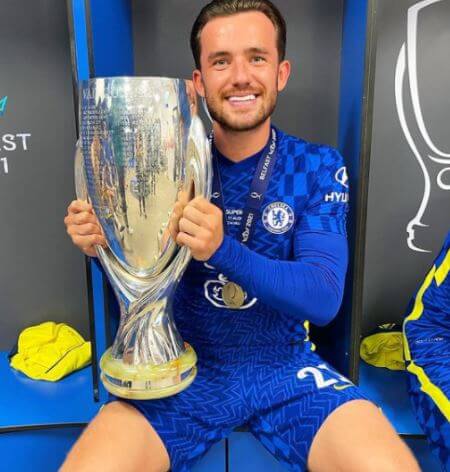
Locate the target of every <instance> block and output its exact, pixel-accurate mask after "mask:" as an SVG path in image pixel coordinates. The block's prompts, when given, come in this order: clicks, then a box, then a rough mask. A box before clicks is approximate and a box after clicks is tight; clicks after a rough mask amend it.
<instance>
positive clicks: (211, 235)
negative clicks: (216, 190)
mask: <svg viewBox="0 0 450 472" xmlns="http://www.w3.org/2000/svg"><path fill="white" fill-rule="evenodd" d="M222 218H223V216H222V210H221V209H220V208H218V207H217V206H216V205H213V204H212V203H210V202H208V200H206V199H205V198H204V197H196V198H194V199H193V200H191V201H190V202H189V203H188V204H187V205H186V206H185V207H184V210H183V216H182V217H181V218H180V220H179V233H178V235H177V238H176V242H177V243H178V244H179V245H180V246H187V247H188V248H189V249H190V250H191V253H192V257H193V258H194V259H196V260H197V261H207V260H208V259H210V258H211V257H212V255H213V254H214V253H215V252H216V251H217V249H218V248H219V246H220V245H221V244H222V241H223V219H222Z"/></svg>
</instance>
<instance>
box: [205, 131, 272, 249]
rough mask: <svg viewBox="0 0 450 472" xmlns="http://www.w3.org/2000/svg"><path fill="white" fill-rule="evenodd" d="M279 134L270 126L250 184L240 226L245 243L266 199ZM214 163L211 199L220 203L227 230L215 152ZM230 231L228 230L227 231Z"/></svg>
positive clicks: (240, 238) (241, 236)
mask: <svg viewBox="0 0 450 472" xmlns="http://www.w3.org/2000/svg"><path fill="white" fill-rule="evenodd" d="M210 143H211V149H212V135H211V136H210ZM277 146H278V135H277V130H276V129H275V128H274V127H273V126H272V127H271V128H270V140H269V143H268V144H267V145H266V147H265V148H264V150H263V152H262V156H261V157H260V159H259V161H258V165H257V167H256V170H255V175H254V176H253V181H252V183H251V185H250V191H249V194H248V197H247V202H246V205H245V208H244V212H243V215H242V221H241V224H240V227H239V233H238V234H239V240H240V242H241V243H243V244H248V242H249V241H250V239H251V237H252V235H253V231H254V228H255V223H256V221H257V218H258V216H259V210H260V209H261V205H262V203H263V200H264V195H265V193H266V191H267V187H268V185H269V182H270V177H271V175H272V171H273V169H274V167H275V163H276V160H277V157H278V153H277ZM213 165H214V173H215V177H216V178H215V179H213V187H212V195H211V201H212V202H213V203H216V204H218V206H219V207H220V208H222V210H223V219H224V229H225V230H227V228H228V223H227V216H226V209H225V203H224V200H223V191H222V181H221V179H220V173H219V161H218V158H217V156H216V155H215V153H214V152H213ZM225 232H227V233H228V231H225Z"/></svg>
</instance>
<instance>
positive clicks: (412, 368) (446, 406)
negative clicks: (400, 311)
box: [403, 251, 450, 421]
mask: <svg viewBox="0 0 450 472" xmlns="http://www.w3.org/2000/svg"><path fill="white" fill-rule="evenodd" d="M449 272H450V251H449V252H447V255H446V256H445V258H444V260H443V261H442V263H441V265H440V266H439V267H436V266H433V267H432V269H431V270H430V272H428V274H427V276H426V277H425V280H424V282H423V284H422V286H421V287H420V289H419V291H418V292H417V295H416V301H415V303H414V308H413V311H412V312H411V313H410V314H409V315H408V316H407V317H406V318H405V321H404V322H403V342H404V349H405V358H406V360H407V361H409V365H408V368H407V370H408V372H411V373H412V374H414V375H415V376H416V377H417V379H418V380H419V383H420V390H422V392H425V393H426V394H427V395H429V396H430V397H431V399H432V400H433V401H434V403H436V405H437V406H438V408H439V409H440V410H441V412H442V414H443V415H444V416H445V418H446V419H447V420H448V421H450V400H449V399H448V398H447V396H446V395H445V393H444V392H443V391H442V390H441V389H440V388H439V387H438V386H437V385H434V384H433V383H432V382H431V381H430V379H429V377H428V376H427V374H426V372H425V371H424V370H423V368H422V367H421V366H420V365H418V364H416V363H415V362H414V361H413V360H412V359H411V350H410V349H409V344H408V338H407V337H406V334H405V332H406V330H405V327H406V324H407V323H408V322H410V321H412V320H418V319H419V318H420V317H421V316H422V314H423V310H424V306H423V296H424V295H425V292H426V291H427V290H428V287H429V286H430V285H431V284H432V282H433V280H435V281H436V284H437V285H438V286H439V285H441V284H442V283H443V282H444V280H445V279H446V277H447V276H448V274H449Z"/></svg>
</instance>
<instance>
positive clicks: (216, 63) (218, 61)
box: [213, 59, 227, 67]
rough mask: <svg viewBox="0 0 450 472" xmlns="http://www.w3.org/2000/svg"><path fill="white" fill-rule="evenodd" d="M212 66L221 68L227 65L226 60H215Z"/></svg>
mask: <svg viewBox="0 0 450 472" xmlns="http://www.w3.org/2000/svg"><path fill="white" fill-rule="evenodd" d="M213 65H214V66H219V67H223V66H226V65H227V61H226V59H217V60H216V61H214V63H213Z"/></svg>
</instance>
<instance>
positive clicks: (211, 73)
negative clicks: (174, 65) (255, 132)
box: [193, 12, 290, 131]
mask: <svg viewBox="0 0 450 472" xmlns="http://www.w3.org/2000/svg"><path fill="white" fill-rule="evenodd" d="M200 42H201V57H200V64H201V71H199V70H196V71H194V75H193V78H194V84H195V86H196V89H197V92H198V93H199V94H200V95H201V96H203V97H205V98H206V103H207V105H208V109H209V112H210V113H211V116H212V118H213V119H214V121H216V122H217V123H218V124H219V125H220V126H222V127H223V128H224V129H227V130H232V131H248V130H251V129H254V128H256V127H258V126H259V125H261V124H262V123H264V122H265V121H266V120H267V119H268V118H269V117H270V115H271V114H272V112H273V110H274V108H275V105H276V101H277V95H278V92H279V91H281V90H282V89H283V88H284V87H285V85H286V82H287V80H288V78H289V72H290V64H289V62H288V61H283V62H281V63H279V58H278V50H277V33H276V30H275V27H274V25H273V24H272V22H271V21H270V20H269V18H267V17H266V16H265V15H264V14H263V13H260V12H245V13H239V14H236V15H232V16H227V17H220V18H215V19H214V20H212V21H210V22H208V23H207V24H206V25H205V27H204V28H203V31H202V33H201V37H200Z"/></svg>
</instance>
